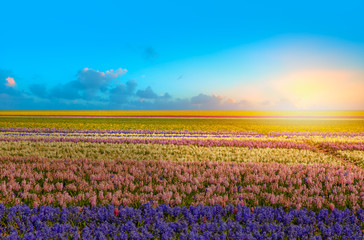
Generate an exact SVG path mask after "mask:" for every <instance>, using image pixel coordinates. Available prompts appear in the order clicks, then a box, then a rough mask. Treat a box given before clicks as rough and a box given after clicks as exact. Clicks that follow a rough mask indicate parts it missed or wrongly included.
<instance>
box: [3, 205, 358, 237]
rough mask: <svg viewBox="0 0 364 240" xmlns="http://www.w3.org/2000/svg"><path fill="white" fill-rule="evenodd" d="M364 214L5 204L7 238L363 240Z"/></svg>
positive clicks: (229, 207)
mask: <svg viewBox="0 0 364 240" xmlns="http://www.w3.org/2000/svg"><path fill="white" fill-rule="evenodd" d="M363 222H364V210H363V209H358V210H357V211H355V212H354V211H350V210H345V211H340V210H338V209H332V210H330V209H323V210H321V211H319V212H318V213H315V212H312V211H309V210H306V209H301V210H289V211H284V210H282V209H281V208H272V207H256V208H247V207H245V206H244V207H242V206H240V205H237V206H234V205H227V206H225V207H222V206H220V205H215V206H211V207H210V206H196V207H193V206H191V207H170V206H168V205H159V206H157V207H156V208H153V207H152V206H151V204H145V205H142V206H140V207H139V208H131V207H122V206H120V207H119V206H113V205H107V206H97V207H92V208H89V207H83V208H80V207H69V208H59V207H53V206H41V207H35V208H30V207H29V206H27V205H20V206H15V207H5V206H4V205H0V226H1V228H0V234H1V237H2V238H3V239H50V238H51V239H69V238H72V239H79V238H82V239H286V238H288V239H297V238H300V239H333V238H335V239H337V238H342V239H362V238H363V237H364V234H363V231H364V224H363Z"/></svg>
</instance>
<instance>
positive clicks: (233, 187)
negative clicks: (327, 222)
mask: <svg viewBox="0 0 364 240" xmlns="http://www.w3.org/2000/svg"><path fill="white" fill-rule="evenodd" d="M147 202H151V203H152V204H153V205H157V204H161V203H166V204H170V205H179V206H184V205H187V206H189V205H198V204H207V205H214V204H220V205H223V206H224V205H226V204H229V203H231V204H234V205H237V204H239V205H247V206H250V207H251V206H262V205H267V206H275V207H279V206H282V207H284V208H291V207H294V208H302V207H306V208H310V209H313V210H314V209H322V208H328V207H330V208H332V207H336V208H339V209H344V208H346V207H348V208H351V209H358V208H360V207H362V208H363V207H364V170H363V169H360V168H356V167H353V166H350V167H343V166H329V165H293V166H288V165H284V164H278V163H270V164H269V163H228V162H211V161H205V162H173V161H135V160H121V159H116V160H91V159H48V158H40V157H4V156H3V157H0V203H3V204H6V205H8V206H11V205H19V204H23V203H26V204H29V205H33V206H38V205H50V204H51V205H54V206H70V205H78V206H86V205H87V206H89V205H97V204H114V205H128V206H139V205H140V204H144V203H147Z"/></svg>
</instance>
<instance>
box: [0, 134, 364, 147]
mask: <svg viewBox="0 0 364 240" xmlns="http://www.w3.org/2000/svg"><path fill="white" fill-rule="evenodd" d="M17 141H31V142H73V143H77V142H91V143H118V144H121V143H132V144H173V145H196V146H207V147H215V146H231V147H250V148H289V149H291V148H294V149H313V147H312V144H309V142H302V141H294V140H293V141H287V140H240V139H232V140H230V139H188V138H134V137H133V138H130V137H126V138H88V137H26V136H24V137H16V136H15V137H0V142H17ZM317 144H319V145H320V146H321V147H323V148H327V149H329V150H364V142H317Z"/></svg>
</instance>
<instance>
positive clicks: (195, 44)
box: [0, 0, 364, 111]
mask: <svg viewBox="0 0 364 240" xmlns="http://www.w3.org/2000/svg"><path fill="white" fill-rule="evenodd" d="M363 9H364V1H362V0H359V1H351V0H348V1H311V0H308V1H229V0H226V1H190V0H184V1H158V0H156V1H111V0H104V1H90V0H89V1H77V0H72V1H68V0H65V1H36V0H35V1H25V0H24V1H17V0H12V1H0V110H96V109H98V110H130V109H137V110H139V109H146V110H150V109H156V110H164V109H165V110H169V109H174V110H179V109H180V110H189V109H191V110H193V109H197V110H203V109H206V110H298V111H302V110H364V28H363V26H364V14H362V10H363Z"/></svg>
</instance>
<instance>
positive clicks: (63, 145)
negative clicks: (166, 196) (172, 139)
mask: <svg viewBox="0 0 364 240" xmlns="http://www.w3.org/2000/svg"><path fill="white" fill-rule="evenodd" d="M35 149H36V152H35ZM34 155H36V156H39V157H47V158H74V159H78V158H91V159H100V160H102V159H104V160H105V159H116V158H121V159H133V160H161V159H165V160H171V161H207V160H208V161H226V162H229V161H230V162H268V163H269V162H277V163H284V164H289V165H292V164H315V163H321V164H331V165H345V164H347V162H345V161H342V160H341V159H339V158H335V157H334V156H332V155H330V154H324V153H321V152H314V151H310V150H304V149H285V148H250V149H249V148H248V147H240V148H237V147H213V148H209V147H203V146H200V147H198V146H194V145H165V144H127V143H123V144H115V143H89V142H77V143H72V142H27V141H18V142H1V147H0V156H27V157H31V156H34Z"/></svg>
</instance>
